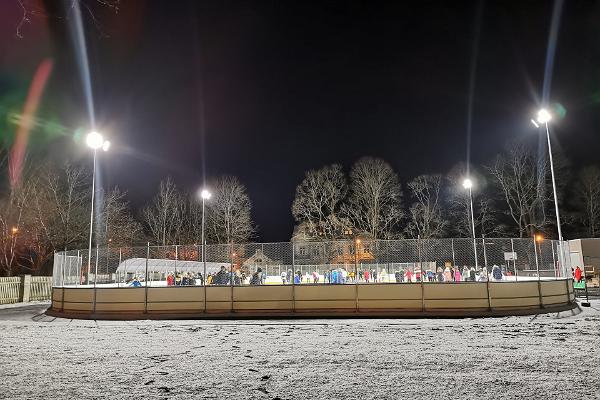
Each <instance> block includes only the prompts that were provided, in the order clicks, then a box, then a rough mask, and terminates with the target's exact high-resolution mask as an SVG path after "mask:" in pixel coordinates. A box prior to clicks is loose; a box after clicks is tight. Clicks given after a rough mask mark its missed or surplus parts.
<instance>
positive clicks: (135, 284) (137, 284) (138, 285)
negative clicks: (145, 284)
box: [129, 276, 142, 287]
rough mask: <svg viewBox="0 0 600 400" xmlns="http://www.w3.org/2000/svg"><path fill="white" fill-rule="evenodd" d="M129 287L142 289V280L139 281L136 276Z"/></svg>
mask: <svg viewBox="0 0 600 400" xmlns="http://www.w3.org/2000/svg"><path fill="white" fill-rule="evenodd" d="M129 286H131V287H142V284H141V282H140V280H139V279H138V277H137V276H136V277H135V278H133V281H131V283H130V284H129Z"/></svg>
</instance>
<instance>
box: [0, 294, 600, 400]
mask: <svg viewBox="0 0 600 400" xmlns="http://www.w3.org/2000/svg"><path fill="white" fill-rule="evenodd" d="M46 307H47V305H44V304H37V305H29V306H21V307H15V306H2V308H1V309H0V337H1V338H2V340H1V341H0V354H2V358H1V360H2V362H1V363H0V376H2V379H3V381H4V382H3V385H2V390H1V391H0V398H6V399H54V398H56V399H58V398H61V399H62V398H69V399H75V398H77V399H82V398H96V399H131V398H151V399H163V398H172V399H187V398H202V399H227V398H231V399H234V398H239V399H400V398H406V399H478V400H480V399H485V398H497V399H516V398H517V399H518V398H524V399H566V398H580V399H594V398H600V391H599V390H598V388H599V387H600V351H599V350H598V349H600V301H593V302H592V308H582V309H581V311H579V310H577V309H576V310H574V311H573V312H571V311H569V312H564V313H561V314H560V315H559V314H549V315H539V316H526V317H506V318H489V319H429V320H425V319H311V320H293V321H290V320H277V319H275V320H243V321H234V320H223V321H198V320H184V321H85V320H67V319H55V318H52V317H48V316H45V315H44V314H42V313H43V311H44V310H45V308H46Z"/></svg>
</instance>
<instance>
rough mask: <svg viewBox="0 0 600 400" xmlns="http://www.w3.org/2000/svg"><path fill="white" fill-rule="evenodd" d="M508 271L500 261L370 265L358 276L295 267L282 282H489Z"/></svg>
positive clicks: (498, 279)
mask: <svg viewBox="0 0 600 400" xmlns="http://www.w3.org/2000/svg"><path fill="white" fill-rule="evenodd" d="M505 276H506V275H505V273H504V272H503V271H502V268H500V267H499V266H498V265H494V266H493V267H492V269H491V271H490V272H488V270H487V269H485V268H482V269H480V270H476V269H475V267H470V268H469V267H468V266H466V265H465V266H464V267H463V268H462V269H461V268H460V267H458V266H447V267H444V268H442V267H438V268H437V269H436V271H433V270H427V271H424V272H421V271H420V270H411V269H400V270H398V271H395V272H393V273H388V272H387V271H386V270H385V269H381V270H380V271H377V269H367V270H361V271H358V279H356V275H355V273H354V271H350V272H348V271H346V269H345V268H334V269H330V270H327V271H325V273H324V274H323V275H320V274H319V272H317V271H313V272H312V273H311V272H305V273H304V275H302V272H301V271H296V273H292V270H291V269H289V270H287V271H282V272H281V282H282V283H283V284H284V285H285V284H292V283H293V284H296V285H298V284H302V283H320V282H321V279H322V281H323V283H329V284H344V283H354V282H364V283H379V282H393V281H395V282H396V283H402V282H421V280H423V282H485V281H487V280H488V279H490V280H496V281H501V280H503V279H505Z"/></svg>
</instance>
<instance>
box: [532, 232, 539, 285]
mask: <svg viewBox="0 0 600 400" xmlns="http://www.w3.org/2000/svg"><path fill="white" fill-rule="evenodd" d="M533 251H534V255H535V270H536V272H537V277H538V281H539V280H540V264H539V263H538V252H537V243H536V242H535V236H534V237H533Z"/></svg>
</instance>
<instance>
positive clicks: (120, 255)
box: [117, 247, 125, 287]
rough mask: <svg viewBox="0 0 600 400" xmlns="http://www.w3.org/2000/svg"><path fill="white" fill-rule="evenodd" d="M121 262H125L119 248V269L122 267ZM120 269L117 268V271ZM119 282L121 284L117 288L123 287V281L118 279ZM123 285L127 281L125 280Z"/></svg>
mask: <svg viewBox="0 0 600 400" xmlns="http://www.w3.org/2000/svg"><path fill="white" fill-rule="evenodd" d="M121 262H123V261H122V254H121V248H120V247H119V267H120V266H121ZM119 267H117V269H118V268H119ZM118 281H119V282H118V283H117V287H121V280H120V279H118ZM123 283H125V280H123Z"/></svg>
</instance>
